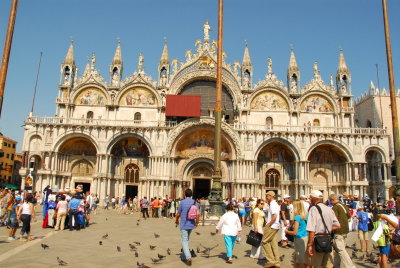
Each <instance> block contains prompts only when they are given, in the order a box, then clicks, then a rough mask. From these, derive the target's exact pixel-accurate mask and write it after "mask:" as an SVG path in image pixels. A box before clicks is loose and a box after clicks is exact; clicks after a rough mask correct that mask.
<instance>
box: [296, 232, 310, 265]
mask: <svg viewBox="0 0 400 268" xmlns="http://www.w3.org/2000/svg"><path fill="white" fill-rule="evenodd" d="M307 241H308V237H307V236H306V237H295V238H294V262H296V263H304V264H310V262H311V257H310V255H308V253H306V249H307V246H306V245H307Z"/></svg>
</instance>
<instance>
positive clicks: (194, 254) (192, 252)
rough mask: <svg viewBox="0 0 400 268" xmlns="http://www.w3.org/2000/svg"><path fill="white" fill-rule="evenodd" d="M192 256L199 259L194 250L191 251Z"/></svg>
mask: <svg viewBox="0 0 400 268" xmlns="http://www.w3.org/2000/svg"><path fill="white" fill-rule="evenodd" d="M190 255H192V257H193V258H195V257H197V255H196V253H195V252H194V249H192V250H190Z"/></svg>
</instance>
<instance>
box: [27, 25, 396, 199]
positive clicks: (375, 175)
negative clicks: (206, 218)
mask: <svg viewBox="0 0 400 268" xmlns="http://www.w3.org/2000/svg"><path fill="white" fill-rule="evenodd" d="M209 29H210V27H209V25H208V22H206V23H205V25H204V38H203V40H197V41H196V42H195V49H194V52H193V51H192V50H187V51H186V53H185V60H184V61H183V62H180V61H178V60H177V59H173V60H172V61H170V60H169V55H168V47H167V43H165V44H164V48H163V51H162V55H161V59H160V61H159V65H158V77H157V79H152V78H151V77H150V76H149V75H147V74H146V73H145V71H144V69H143V63H144V56H143V55H140V56H139V61H138V68H137V71H135V72H134V73H133V75H131V76H128V77H126V78H124V79H123V77H122V73H123V61H122V56H121V46H120V44H119V43H118V45H117V48H116V51H115V55H114V58H113V59H112V62H111V65H110V79H109V82H106V81H104V79H103V77H101V75H100V74H99V72H98V70H97V69H96V65H95V62H96V59H95V56H94V55H93V56H92V59H91V61H89V62H88V63H87V65H86V68H85V70H84V72H83V75H82V76H79V75H78V68H77V66H76V65H75V61H74V47H73V44H71V45H70V47H69V49H68V52H67V55H66V57H65V60H64V62H62V64H61V74H60V82H59V86H58V88H59V90H58V96H57V98H56V106H57V112H56V115H55V116H54V117H36V116H32V115H30V116H29V117H27V118H26V121H25V126H24V140H23V147H22V150H23V154H24V163H23V168H22V169H21V171H20V172H21V175H23V177H27V176H31V177H33V190H41V189H43V188H44V187H45V186H46V185H50V186H51V187H57V188H59V189H64V188H66V187H70V188H74V187H76V186H77V185H78V184H82V185H83V188H84V189H85V190H90V191H91V192H92V193H97V194H98V195H99V196H100V198H101V200H103V199H104V197H105V196H106V195H110V196H121V195H122V194H126V195H127V196H128V197H132V196H135V195H138V196H139V197H143V196H147V197H156V196H157V197H163V196H165V195H169V196H172V197H182V195H183V190H184V189H185V188H187V187H191V188H193V189H194V193H195V195H196V196H207V195H208V194H209V191H210V188H211V185H212V183H211V182H212V174H213V156H214V118H213V111H214V110H213V109H214V107H215V95H216V93H215V85H216V83H215V81H216V45H217V43H216V42H215V41H211V40H210V37H209ZM224 57H225V55H224ZM224 57H223V58H224ZM335 80H336V81H335V83H334V81H333V78H332V77H331V79H330V83H329V84H325V83H324V81H323V80H322V78H321V76H320V72H319V69H318V65H317V63H314V75H313V77H312V78H311V79H310V81H309V82H308V83H307V84H305V85H303V86H301V84H300V70H299V68H298V65H297V62H296V58H295V53H294V51H293V50H292V51H291V54H290V59H289V64H288V69H287V78H286V83H284V82H283V81H281V80H279V79H278V78H277V76H276V75H275V74H274V72H273V68H272V60H271V59H270V58H269V59H268V66H267V73H266V75H265V79H264V80H262V81H259V82H258V83H257V84H253V66H252V62H251V60H250V53H249V49H248V47H247V44H246V46H245V48H244V56H243V61H242V63H239V62H234V63H232V64H229V63H227V62H225V60H224V62H223V92H222V101H223V108H224V111H223V115H224V122H223V123H222V133H223V136H222V147H221V148H222V153H221V159H222V164H221V173H222V187H223V193H222V194H223V197H224V198H227V197H243V196H244V197H249V196H254V197H265V192H266V191H268V190H273V191H276V192H277V193H278V194H279V195H283V194H290V195H291V196H292V197H294V198H295V197H298V196H299V195H302V194H308V193H309V192H310V191H311V190H313V189H318V190H321V191H322V192H323V193H324V195H325V197H327V195H328V194H329V193H348V194H354V195H359V196H363V195H364V194H366V193H368V194H370V196H371V197H373V199H374V200H377V199H379V198H389V195H391V187H392V185H393V182H392V180H391V174H390V163H391V160H390V157H389V153H388V151H389V149H388V148H389V139H390V137H389V134H388V133H387V132H386V130H385V129H381V128H359V127H355V125H354V108H353V100H352V99H353V95H352V90H351V73H350V72H349V70H348V68H347V65H346V62H345V58H344V55H343V52H342V51H340V54H339V64H338V69H337V74H336V79H335ZM193 95H194V96H201V99H200V98H199V97H197V99H199V100H201V101H198V103H197V104H196V102H193V98H191V97H193ZM191 101H192V102H191ZM185 107H189V109H186V108H185ZM171 110H173V112H168V111H171ZM189 110H194V111H197V115H196V112H195V115H193V114H192V111H189ZM371 154H372V155H377V156H379V157H375V158H373V159H375V160H376V159H377V160H376V161H375V160H371V157H370V155H371ZM29 174H31V175H29ZM23 185H25V181H23ZM369 185H375V186H377V187H375V188H374V189H377V191H371V188H370V187H369Z"/></svg>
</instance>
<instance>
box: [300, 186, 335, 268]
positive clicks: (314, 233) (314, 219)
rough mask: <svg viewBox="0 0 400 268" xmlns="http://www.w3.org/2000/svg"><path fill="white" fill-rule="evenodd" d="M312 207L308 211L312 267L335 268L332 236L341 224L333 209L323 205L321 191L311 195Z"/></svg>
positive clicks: (309, 247) (309, 250) (309, 251)
mask: <svg viewBox="0 0 400 268" xmlns="http://www.w3.org/2000/svg"><path fill="white" fill-rule="evenodd" d="M310 198H311V205H312V207H311V208H310V210H309V211H308V221H307V228H306V229H307V232H308V244H307V253H308V255H310V256H311V266H312V267H321V266H322V267H326V268H332V267H333V254H332V247H333V245H332V236H331V233H332V231H334V230H337V229H340V224H339V221H338V219H337V218H336V216H335V213H334V212H333V210H332V209H331V208H329V207H328V206H326V205H324V204H323V203H322V198H323V195H322V193H321V191H318V190H314V191H312V192H311V194H310Z"/></svg>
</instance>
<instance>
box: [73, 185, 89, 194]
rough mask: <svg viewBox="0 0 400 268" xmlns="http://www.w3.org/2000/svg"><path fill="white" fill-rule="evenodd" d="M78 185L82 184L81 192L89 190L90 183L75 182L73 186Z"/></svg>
mask: <svg viewBox="0 0 400 268" xmlns="http://www.w3.org/2000/svg"><path fill="white" fill-rule="evenodd" d="M78 186H82V190H83V193H86V192H87V191H90V183H88V182H75V188H76V187H78Z"/></svg>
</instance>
